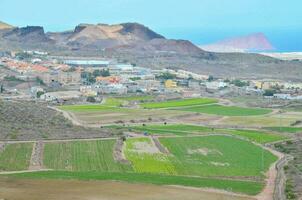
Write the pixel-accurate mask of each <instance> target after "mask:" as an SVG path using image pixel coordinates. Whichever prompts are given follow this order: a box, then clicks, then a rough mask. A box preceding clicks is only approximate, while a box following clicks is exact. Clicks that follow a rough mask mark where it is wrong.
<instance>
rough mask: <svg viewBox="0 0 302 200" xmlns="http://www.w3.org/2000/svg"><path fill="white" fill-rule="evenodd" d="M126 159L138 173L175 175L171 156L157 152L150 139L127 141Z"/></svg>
mask: <svg viewBox="0 0 302 200" xmlns="http://www.w3.org/2000/svg"><path fill="white" fill-rule="evenodd" d="M125 156H126V158H127V159H128V160H129V161H130V162H131V163H132V166H133V169H134V171H135V172H138V173H158V174H175V173H176V172H175V169H174V166H173V165H172V164H171V162H170V159H171V158H170V156H168V155H165V154H162V153H160V152H158V151H157V148H156V147H155V146H154V145H153V143H152V142H151V140H150V138H134V139H128V140H127V141H126V149H125Z"/></svg>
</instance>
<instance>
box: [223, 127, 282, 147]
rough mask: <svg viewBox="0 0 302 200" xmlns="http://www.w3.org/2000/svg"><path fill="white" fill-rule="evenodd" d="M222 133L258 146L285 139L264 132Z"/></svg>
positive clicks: (233, 131)
mask: <svg viewBox="0 0 302 200" xmlns="http://www.w3.org/2000/svg"><path fill="white" fill-rule="evenodd" d="M224 132H225V133H229V134H232V135H237V136H241V137H244V138H247V139H249V140H251V141H253V142H257V143H259V144H266V143H270V142H277V141H281V140H285V139H287V137H286V136H283V135H279V134H274V133H268V132H265V131H256V130H235V129H225V130H224Z"/></svg>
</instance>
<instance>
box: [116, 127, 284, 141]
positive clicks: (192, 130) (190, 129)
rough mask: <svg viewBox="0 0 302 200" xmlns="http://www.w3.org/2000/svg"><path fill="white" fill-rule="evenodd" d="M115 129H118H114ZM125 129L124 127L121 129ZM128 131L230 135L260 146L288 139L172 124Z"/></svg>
mask: <svg viewBox="0 0 302 200" xmlns="http://www.w3.org/2000/svg"><path fill="white" fill-rule="evenodd" d="M113 128H118V127H116V126H115V127H114V126H113ZM119 128H123V127H119ZM127 130H130V131H136V132H141V133H148V134H151V135H177V136H185V135H204V134H230V135H235V136H240V137H242V138H246V139H248V140H250V141H253V142H257V143H260V144H266V143H270V142H276V141H281V140H284V139H287V137H286V136H284V135H281V134H278V133H271V132H269V131H268V130H265V131H259V130H246V129H222V128H210V127H205V126H197V125H188V124H172V125H145V126H132V127H130V128H129V127H127Z"/></svg>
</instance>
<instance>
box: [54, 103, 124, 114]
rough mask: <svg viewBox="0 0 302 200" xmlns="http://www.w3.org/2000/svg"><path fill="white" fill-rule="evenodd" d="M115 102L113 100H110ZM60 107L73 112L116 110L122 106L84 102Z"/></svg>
mask: <svg viewBox="0 0 302 200" xmlns="http://www.w3.org/2000/svg"><path fill="white" fill-rule="evenodd" d="M110 103H111V104H113V102H110ZM59 108H60V109H62V110H65V111H72V112H93V111H111V110H112V111H114V110H119V109H120V108H117V107H112V106H108V105H105V104H84V105H66V106H59Z"/></svg>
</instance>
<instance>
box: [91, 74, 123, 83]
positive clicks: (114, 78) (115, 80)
mask: <svg viewBox="0 0 302 200" xmlns="http://www.w3.org/2000/svg"><path fill="white" fill-rule="evenodd" d="M95 80H96V82H97V83H105V84H118V83H120V81H121V78H120V77H118V76H107V77H102V76H98V77H96V78H95Z"/></svg>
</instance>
